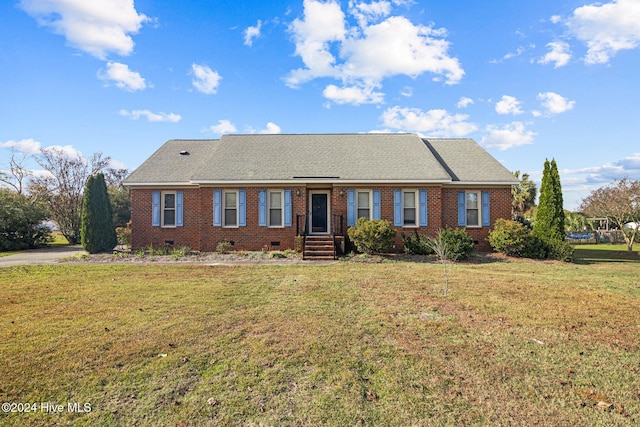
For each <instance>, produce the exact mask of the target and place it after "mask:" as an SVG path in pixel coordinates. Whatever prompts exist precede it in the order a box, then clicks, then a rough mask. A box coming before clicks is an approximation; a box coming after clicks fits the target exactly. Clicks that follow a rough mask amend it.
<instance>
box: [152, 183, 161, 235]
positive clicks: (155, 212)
mask: <svg viewBox="0 0 640 427" xmlns="http://www.w3.org/2000/svg"><path fill="white" fill-rule="evenodd" d="M151 205H152V209H151V225H152V226H153V227H160V192H159V191H154V192H153V194H152V198H151Z"/></svg>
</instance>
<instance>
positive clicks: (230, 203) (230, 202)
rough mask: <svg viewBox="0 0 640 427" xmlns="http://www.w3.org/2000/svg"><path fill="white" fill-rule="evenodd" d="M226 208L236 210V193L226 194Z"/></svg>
mask: <svg viewBox="0 0 640 427" xmlns="http://www.w3.org/2000/svg"><path fill="white" fill-rule="evenodd" d="M224 207H225V208H235V207H236V193H235V192H233V193H224Z"/></svg>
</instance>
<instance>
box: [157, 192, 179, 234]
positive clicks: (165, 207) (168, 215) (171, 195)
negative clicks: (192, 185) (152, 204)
mask: <svg viewBox="0 0 640 427" xmlns="http://www.w3.org/2000/svg"><path fill="white" fill-rule="evenodd" d="M160 212H162V219H161V221H162V222H161V224H162V226H163V227H175V226H176V193H175V191H171V192H170V191H166V192H163V193H162V208H161V210H160Z"/></svg>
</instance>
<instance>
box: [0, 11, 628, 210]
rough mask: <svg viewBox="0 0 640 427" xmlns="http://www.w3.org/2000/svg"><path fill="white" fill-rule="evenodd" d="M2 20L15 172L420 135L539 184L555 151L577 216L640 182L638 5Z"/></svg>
mask: <svg viewBox="0 0 640 427" xmlns="http://www.w3.org/2000/svg"><path fill="white" fill-rule="evenodd" d="M0 19H1V21H2V23H3V25H2V26H0V99H1V101H0V169H2V168H6V167H7V166H8V160H9V156H10V155H11V150H14V151H16V152H22V153H26V154H31V153H36V152H37V151H38V149H39V148H43V147H51V146H58V147H64V149H65V150H68V151H69V152H71V153H75V152H80V153H82V154H84V155H85V156H89V155H91V154H92V153H94V152H96V151H101V152H103V153H104V154H105V155H108V156H110V157H112V159H113V165H114V166H117V167H127V168H129V169H134V168H136V167H137V166H139V165H140V163H142V162H143V161H144V160H145V159H146V158H147V157H148V156H149V155H150V154H151V153H152V152H154V151H155V150H156V149H157V148H158V147H159V146H160V145H161V144H163V143H164V142H165V141H166V140H168V139H190V138H194V139H201V138H218V137H219V136H220V135H221V134H223V133H348V132H417V133H419V134H421V135H423V136H426V137H430V136H431V137H469V138H473V139H475V140H476V141H477V142H478V143H480V144H481V145H482V146H483V147H485V148H486V149H487V150H488V151H489V152H490V153H491V154H492V155H493V156H495V157H496V158H497V159H498V160H500V161H501V162H502V163H503V164H504V165H505V166H506V167H507V168H508V169H509V170H512V171H515V170H520V171H523V172H526V173H529V174H530V175H531V176H532V178H533V179H534V180H535V181H537V182H538V183H539V180H540V178H541V170H542V167H543V164H544V161H545V159H546V158H549V159H551V158H555V159H556V161H557V163H558V167H559V169H560V175H561V180H562V185H563V191H564V200H565V207H566V208H568V209H575V208H576V207H577V206H578V205H579V202H580V200H581V199H582V198H583V197H585V196H586V195H588V193H589V191H590V190H592V189H594V188H597V187H600V186H602V185H605V184H607V183H610V182H612V181H613V180H614V179H621V178H623V177H625V176H628V177H630V178H632V179H640V142H639V141H638V138H637V136H638V134H639V133H640V132H639V131H640V129H639V127H640V123H639V119H640V117H639V115H638V114H639V111H638V99H640V85H639V84H638V81H639V78H638V70H639V69H640V1H638V0H618V1H610V2H601V3H590V2H588V1H584V0H581V1H574V0H570V1H568V0H567V1H565V0H519V1H513V0H495V1H492V2H478V1H456V2H450V1H407V0H390V1H386V0H383V1H373V2H372V1H362V2H361V1H341V2H339V1H315V0H305V1H303V0H291V1H276V2H264V1H235V2H219V1H204V0H200V1H189V0H185V1H181V2H176V1H170V0H164V1H163V0H143V1H136V2H135V3H134V2H133V1H132V0H111V1H109V2H88V1H86V0H20V1H16V0H9V1H3V2H0ZM30 167H33V168H34V169H37V168H38V166H37V165H36V164H35V163H33V162H32V163H31V164H30ZM35 173H37V171H36V172H35Z"/></svg>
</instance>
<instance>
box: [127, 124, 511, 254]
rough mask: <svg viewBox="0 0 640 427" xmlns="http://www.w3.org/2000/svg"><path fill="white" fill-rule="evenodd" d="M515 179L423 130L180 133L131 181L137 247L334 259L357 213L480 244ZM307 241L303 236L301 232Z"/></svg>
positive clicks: (402, 228)
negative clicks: (207, 136)
mask: <svg viewBox="0 0 640 427" xmlns="http://www.w3.org/2000/svg"><path fill="white" fill-rule="evenodd" d="M516 184H518V180H517V178H516V177H515V176H514V175H513V174H512V173H511V172H509V170H507V169H506V168H505V167H504V166H502V165H501V164H500V163H499V162H498V161H497V160H496V159H495V158H493V157H492V156H491V155H490V154H489V153H488V152H487V151H485V150H484V149H483V148H482V147H480V145H478V144H477V143H476V142H475V141H474V140H472V139H449V138H421V137H420V136H418V135H416V134H308V135H304V134H299V135H280V134H277V135H223V136H222V137H221V138H220V139H215V140H170V141H167V142H166V143H165V144H164V145H163V146H161V147H160V148H159V149H158V150H157V151H156V152H155V153H153V154H152V155H151V157H149V158H148V159H147V160H146V161H145V162H144V163H142V165H141V166H140V167H139V168H137V169H136V170H135V171H133V172H132V173H131V175H130V176H129V177H127V179H126V180H125V185H126V186H127V187H128V188H129V189H130V191H131V201H132V209H131V211H132V212H131V223H132V225H131V227H132V246H133V248H139V247H144V246H148V245H153V246H156V247H157V246H164V245H170V246H188V247H190V248H192V249H194V250H198V251H203V252H210V251H215V250H216V246H217V245H218V243H220V242H223V241H226V242H230V243H231V245H233V248H234V249H237V250H262V249H264V248H268V249H269V250H271V249H282V250H284V249H287V248H294V247H295V246H296V242H297V243H298V244H299V245H300V244H304V253H305V258H314V257H315V258H322V257H329V258H332V257H335V254H336V252H340V251H341V250H344V248H345V244H347V245H348V242H346V239H348V237H347V233H346V230H347V228H348V227H350V226H353V225H355V223H356V220H357V219H358V218H359V217H365V218H369V219H384V220H387V221H389V222H390V223H391V224H392V225H393V227H394V228H395V229H396V230H398V232H399V233H398V237H397V241H396V247H397V248H398V249H399V248H400V247H401V246H402V240H401V238H400V233H401V232H404V233H405V234H412V233H414V232H416V231H417V232H418V233H421V234H427V235H435V233H436V232H437V231H438V230H439V229H440V228H444V227H447V226H449V227H464V228H465V229H466V231H467V232H468V233H469V235H471V237H472V238H473V240H474V242H475V243H476V246H477V248H478V249H480V250H487V249H489V246H488V243H487V242H486V237H487V235H488V234H489V231H490V230H491V229H492V226H493V224H494V222H495V220H496V219H498V218H507V219H508V218H510V217H511V187H512V186H513V185H516ZM297 236H301V237H297Z"/></svg>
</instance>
